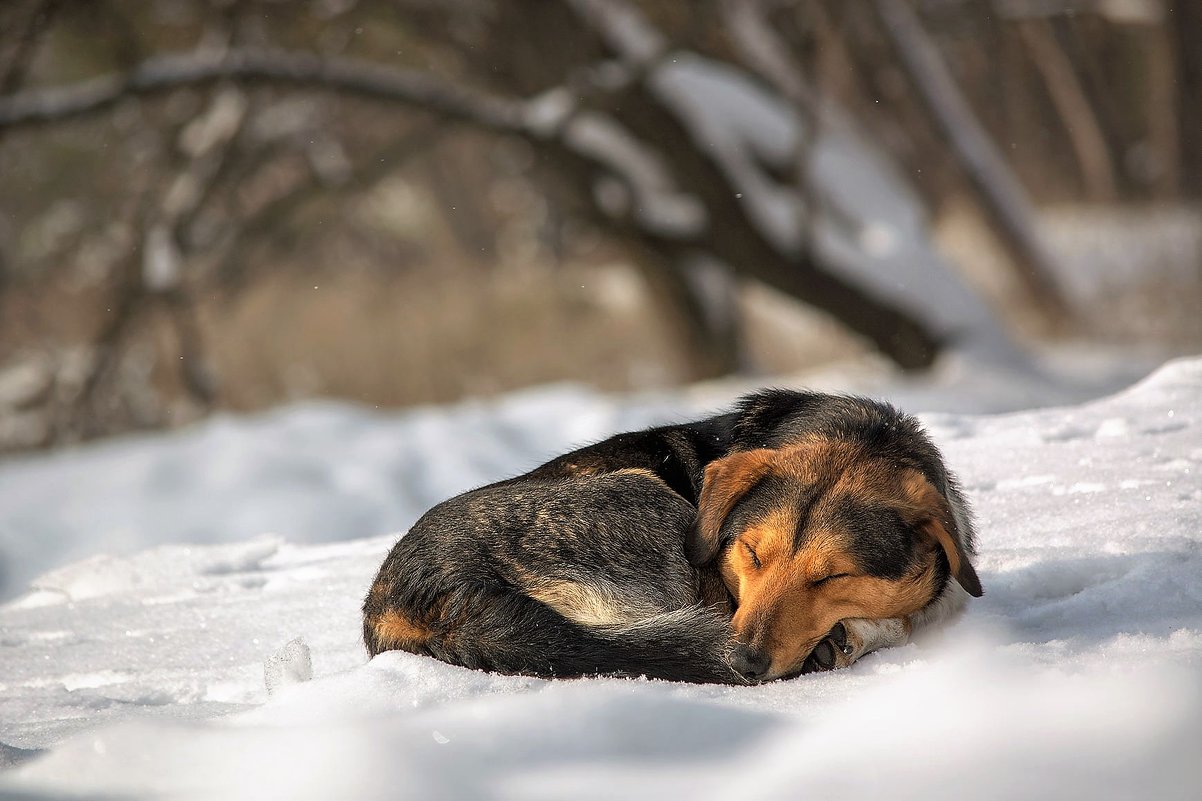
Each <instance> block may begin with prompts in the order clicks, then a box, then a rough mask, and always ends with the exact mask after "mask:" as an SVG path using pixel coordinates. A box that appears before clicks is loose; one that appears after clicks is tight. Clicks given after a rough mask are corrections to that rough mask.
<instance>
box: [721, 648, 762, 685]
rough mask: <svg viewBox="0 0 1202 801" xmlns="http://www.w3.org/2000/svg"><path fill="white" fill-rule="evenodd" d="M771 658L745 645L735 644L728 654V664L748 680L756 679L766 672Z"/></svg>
mask: <svg viewBox="0 0 1202 801" xmlns="http://www.w3.org/2000/svg"><path fill="white" fill-rule="evenodd" d="M771 662H772V660H771V659H769V658H768V657H767V656H765V655H764V654H763V653H761V652H760V651H756V650H754V649H752V648H750V647H748V646H746V645H742V644H740V645H736V646H735V650H734V651H733V652H732V653H731V655H730V666H731V667H732V668H734V669H735V671H736V672H738V673H739V675H741V676H742V677H743V678H745V679H747V680H748V681H757V680H759V679H761V678H763V677H764V676H765V675H767V673H768V666H769V665H770V664H771Z"/></svg>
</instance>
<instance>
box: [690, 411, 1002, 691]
mask: <svg viewBox="0 0 1202 801" xmlns="http://www.w3.org/2000/svg"><path fill="white" fill-rule="evenodd" d="M924 441H925V440H924ZM932 450H933V449H932ZM951 503H958V500H957V499H953V500H952V501H951V502H950V503H949V499H948V498H946V497H944V495H943V493H941V492H940V491H939V490H938V489H936V487H935V486H934V484H932V482H931V481H930V480H929V479H928V477H927V475H924V473H923V471H921V470H920V469H918V468H917V467H916V466H912V463H911V464H907V463H906V460H901V461H899V460H898V459H897V458H896V452H893V453H890V454H883V453H881V452H878V451H877V450H876V449H874V448H872V447H871V446H870V445H868V444H865V443H862V442H857V441H854V440H847V439H843V438H838V437H824V436H820V435H810V436H808V437H806V438H804V439H802V440H801V441H798V442H796V443H791V444H788V445H785V446H782V447H779V448H760V449H755V450H744V451H736V452H734V453H732V454H730V455H729V456H726V457H725V458H722V459H719V460H717V461H715V462H712V463H711V464H710V465H709V466H708V467H707V468H706V471H705V481H704V485H703V487H702V492H701V497H700V500H699V504H698V517H697V525H696V528H695V530H694V531H693V532H692V534H691V536H690V537H689V540H688V542H687V544H686V550H687V552H688V556H689V560H690V561H691V562H692V563H693V564H694V565H698V566H704V565H710V564H713V563H714V562H715V560H716V561H717V568H718V570H719V572H720V573H721V575H722V580H723V582H724V583H725V584H726V587H727V589H728V590H729V592H730V594H731V597H732V598H733V600H734V602H735V615H734V620H733V627H734V631H735V635H736V638H737V640H738V642H739V645H740V647H741V648H743V649H745V650H744V653H745V654H750V658H749V659H748V664H749V665H751V667H749V668H748V669H747V670H746V671H745V674H746V676H747V678H749V679H752V680H756V681H769V680H771V679H776V678H781V677H784V676H790V675H793V674H796V673H797V672H798V671H800V669H801V666H802V663H803V662H804V661H805V659H806V657H807V656H808V655H809V654H810V652H811V651H812V650H813V649H814V647H815V646H816V645H817V644H818V643H819V642H820V641H821V640H822V639H823V637H825V636H826V634H827V633H828V632H829V631H830V630H831V628H832V627H833V626H834V625H835V624H836V623H837V622H839V621H840V620H844V619H848V618H890V617H903V616H906V615H909V614H912V613H914V612H917V611H918V610H920V609H922V608H923V607H924V606H926V605H927V604H928V603H930V602H931V601H932V600H934V598H935V597H936V596H937V595H938V594H939V593H940V592H941V591H942V590H943V589H944V587H945V585H946V583H947V581H948V577H949V576H951V577H954V578H955V579H956V580H957V581H958V582H959V583H960V584H961V586H963V587H964V589H965V590H967V591H968V592H969V593H971V594H973V595H975V596H979V595H981V584H980V581H979V580H978V578H977V574H976V571H975V570H973V566H972V564H971V563H970V562H969V555H968V553H967V549H966V547H965V543H966V542H968V541H969V540H968V539H967V537H968V536H969V532H962V531H960V530H959V528H958V526H959V525H962V524H963V525H966V523H964V522H963V520H964V518H965V516H964V515H961V514H957V513H956V511H955V510H953V508H952V506H951Z"/></svg>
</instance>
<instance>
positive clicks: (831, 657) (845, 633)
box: [801, 621, 860, 675]
mask: <svg viewBox="0 0 1202 801" xmlns="http://www.w3.org/2000/svg"><path fill="white" fill-rule="evenodd" d="M856 640H857V638H856V635H855V633H854V632H852V631H849V630H848V628H847V626H845V625H843V623H842V621H840V622H839V623H836V624H835V626H834V628H832V629H831V630H830V631H829V632H827V635H826V637H825V638H823V640H822V642H820V643H818V644H817V645H815V646H814V650H813V651H810V655H809V656H807V657H806V660H805V662H803V663H802V665H801V672H802V674H803V675H804V674H806V673H818V672H821V671H824V670H835V669H836V668H843V667H847V666H848V665H850V664H851V663H852V662H854V661H855V660H856V659H858V658H859V656H860V654H859V653H858V651H859V648H858V643H857V642H856Z"/></svg>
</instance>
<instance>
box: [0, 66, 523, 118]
mask: <svg viewBox="0 0 1202 801" xmlns="http://www.w3.org/2000/svg"><path fill="white" fill-rule="evenodd" d="M221 80H236V81H239V82H247V83H253V82H263V83H276V84H287V85H293V86H301V87H305V88H321V89H327V90H334V91H338V92H342V93H346V94H350V95H356V96H359V97H364V98H368V99H376V100H384V101H389V102H393V103H404V104H407V105H412V106H416V107H419V108H421V109H423V110H426V111H432V112H435V113H437V114H441V115H443V116H445V117H449V118H451V119H456V120H462V121H464V122H468V123H472V124H475V125H479V126H482V127H485V128H489V129H491V130H496V131H512V132H525V131H526V121H525V117H524V115H523V109H524V105H523V104H522V103H521V102H517V101H508V100H504V99H501V98H497V97H494V96H489V95H485V94H482V93H478V92H473V91H471V90H466V89H460V88H458V87H456V86H453V85H451V84H448V83H447V82H445V81H441V80H439V79H437V78H433V77H431V76H430V75H428V74H426V73H423V72H420V71H417V70H409V69H400V68H396V67H385V66H381V65H379V64H370V63H367V62H363V61H356V60H352V59H336V60H327V59H322V58H320V57H318V56H315V55H312V54H310V53H297V52H291V51H280V50H242V49H234V50H228V51H201V52H196V53H187V54H173V55H165V56H155V57H153V58H150V59H147V60H146V61H144V62H143V63H142V64H140V65H139V66H138V67H136V68H135V69H134V70H132V71H131V72H129V73H128V74H126V75H106V76H101V77H98V78H94V79H92V80H88V81H83V82H81V83H77V84H74V85H70V86H63V87H57V88H54V89H37V90H29V91H24V92H20V93H18V94H15V95H10V96H8V97H3V98H0V129H2V128H18V127H23V126H31V125H39V124H46V123H51V122H61V121H64V120H68V119H73V118H76V117H83V116H88V115H91V114H96V113H98V112H101V111H104V110H106V109H108V108H110V107H112V106H113V105H114V104H116V103H117V102H119V101H120V100H122V99H124V98H126V97H132V96H143V95H153V94H161V93H163V92H169V91H171V90H174V89H179V88H182V87H187V86H198V85H203V84H210V83H214V82H216V81H221Z"/></svg>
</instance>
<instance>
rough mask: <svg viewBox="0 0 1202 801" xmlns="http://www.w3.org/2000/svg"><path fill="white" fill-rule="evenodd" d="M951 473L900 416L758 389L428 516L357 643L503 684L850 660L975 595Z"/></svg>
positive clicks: (681, 675) (798, 669)
mask: <svg viewBox="0 0 1202 801" xmlns="http://www.w3.org/2000/svg"><path fill="white" fill-rule="evenodd" d="M972 554H973V528H972V521H971V517H970V515H969V510H968V506H967V504H966V502H965V500H964V498H963V497H962V496H961V493H960V491H959V489H958V488H957V485H956V482H955V480H954V479H953V477H952V476H951V475H950V473H949V472H948V471H947V469H946V467H945V466H944V464H943V460H942V458H941V456H940V454H939V451H938V450H937V449H936V448H935V446H934V445H933V444H931V442H930V440H929V439H928V438H927V437H926V435H925V434H924V433H923V431H922V429H921V427H920V426H919V424H918V423H917V421H916V420H914V418H912V417H909V416H907V415H904V414H902V413H900V412H898V411H897V410H896V409H894V408H893V407H891V406H889V405H887V404H884V403H879V402H876V401H872V400H868V399H864V398H856V397H846V396H832V395H824V394H819V393H812V392H792V391H785V390H766V391H762V392H758V393H755V394H752V395H749V396H747V397H745V398H743V399H742V400H741V401H740V402H739V403H738V404H737V406H736V408H735V410H734V411H733V412H731V413H728V414H723V415H719V416H716V417H711V418H709V419H706V420H702V421H700V422H696V423H687V424H682V425H672V426H664V427H660V428H653V429H649V430H646V431H641V432H634V433H626V434H618V435H617V436H614V437H611V438H610V439H608V440H605V441H604V442H601V443H598V444H596V445H591V446H589V447H586V448H581V449H580V450H576V451H573V452H571V453H569V454H567V455H565V456H561V457H559V458H557V459H554V460H552V461H550V462H548V463H547V464H545V465H543V466H541V467H539V468H537V469H535V470H533V471H531V472H529V473H527V474H525V475H522V476H519V477H517V478H512V479H509V480H507V481H501V482H499V483H496V484H491V485H489V486H486V487H482V488H480V489H476V490H472V491H470V492H466V493H464V494H462V495H459V496H457V497H455V498H452V499H450V500H448V501H445V502H443V503H441V504H439V505H438V506H435V507H434V508H433V509H431V510H430V511H429V512H427V513H426V514H425V515H424V516H423V517H422V518H421V519H420V520H418V521H417V523H416V524H415V525H414V526H413V528H412V529H411V530H410V531H409V533H408V534H406V535H405V536H404V537H402V538H401V540H400V541H399V542H398V543H397V544H396V546H395V547H393V549H392V551H391V552H390V553H389V555H388V557H387V558H386V559H385V560H384V564H383V566H382V567H381V568H380V572H379V575H378V576H377V577H376V580H375V582H374V583H373V585H372V588H371V590H370V592H369V594H368V597H367V599H366V601H365V603H364V607H363V612H364V618H363V635H364V640H365V642H366V644H367V649H368V651H369V652H370V653H371V654H372V655H375V654H377V653H380V652H381V651H386V650H390V649H402V650H405V651H410V652H412V653H418V654H426V655H429V656H433V657H436V658H438V659H441V660H443V661H446V662H450V663H452V664H457V665H463V666H465V667H470V668H479V669H484V670H491V671H497V672H501V673H516V674H532V675H539V676H548V677H551V676H554V677H571V676H583V675H595V674H606V675H622V676H640V675H641V676H649V677H652V678H660V679H669V680H678V681H694V682H719V683H754V682H763V681H770V680H772V679H779V678H785V677H789V676H795V675H798V674H800V673H808V672H811V671H815V670H829V669H832V668H837V667H844V666H846V665H850V664H851V663H853V662H854V661H856V660H857V659H859V658H860V657H861V656H863V655H864V654H866V653H869V652H871V651H873V650H875V649H878V648H882V647H886V646H891V645H898V644H902V643H904V642H906V641H907V640H908V639H909V637H910V634H911V633H912V632H913V630H915V629H916V628H918V627H921V626H924V625H929V624H931V623H933V622H936V621H938V620H941V619H943V618H945V617H946V616H948V615H949V614H952V613H954V612H956V611H958V610H959V609H960V608H962V606H963V604H964V601H965V599H966V597H967V595H973V596H980V595H981V584H980V581H979V580H978V578H977V575H976V572H975V570H974V569H973V566H972V562H971V556H972Z"/></svg>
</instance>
